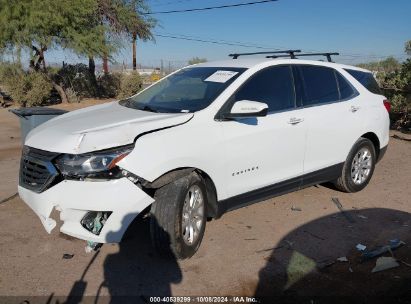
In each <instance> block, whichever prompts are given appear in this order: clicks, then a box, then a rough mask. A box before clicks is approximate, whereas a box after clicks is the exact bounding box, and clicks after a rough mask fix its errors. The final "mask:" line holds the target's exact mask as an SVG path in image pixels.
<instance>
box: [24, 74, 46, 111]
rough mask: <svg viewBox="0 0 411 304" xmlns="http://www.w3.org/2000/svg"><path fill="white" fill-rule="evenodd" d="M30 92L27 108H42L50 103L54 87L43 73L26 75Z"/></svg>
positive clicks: (27, 94)
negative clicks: (41, 106)
mask: <svg viewBox="0 0 411 304" xmlns="http://www.w3.org/2000/svg"><path fill="white" fill-rule="evenodd" d="M26 78H27V80H26V82H27V85H28V90H27V92H26V96H25V101H26V104H25V106H29V107H31V106H40V105H44V104H46V103H48V101H49V99H50V95H51V90H52V89H53V86H52V84H51V82H50V80H49V79H48V78H47V76H46V75H44V74H43V73H38V72H33V73H29V74H27V75H26Z"/></svg>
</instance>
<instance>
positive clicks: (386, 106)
mask: <svg viewBox="0 0 411 304" xmlns="http://www.w3.org/2000/svg"><path fill="white" fill-rule="evenodd" d="M384 107H385V108H386V109H387V111H388V113H389V112H390V111H391V103H390V101H389V100H388V99H385V100H384Z"/></svg>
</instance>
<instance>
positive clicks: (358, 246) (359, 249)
mask: <svg viewBox="0 0 411 304" xmlns="http://www.w3.org/2000/svg"><path fill="white" fill-rule="evenodd" d="M355 248H357V250H358V251H364V250H365V249H367V246H365V245H363V244H357V246H355Z"/></svg>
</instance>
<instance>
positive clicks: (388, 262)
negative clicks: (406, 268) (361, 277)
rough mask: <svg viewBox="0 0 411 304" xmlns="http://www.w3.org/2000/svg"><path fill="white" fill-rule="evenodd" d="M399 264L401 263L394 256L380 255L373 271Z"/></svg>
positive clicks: (394, 266)
mask: <svg viewBox="0 0 411 304" xmlns="http://www.w3.org/2000/svg"><path fill="white" fill-rule="evenodd" d="M399 266H400V264H398V262H397V260H396V259H394V258H393V257H380V258H378V259H377V261H376V263H375V267H374V268H373V269H372V270H371V272H379V271H383V270H387V269H391V268H396V267H399Z"/></svg>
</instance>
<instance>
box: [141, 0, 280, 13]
mask: <svg viewBox="0 0 411 304" xmlns="http://www.w3.org/2000/svg"><path fill="white" fill-rule="evenodd" d="M276 1H278V0H262V1H254V2H246V3H237V4H227V5H220V6H209V7H201V8H191V9H185V10H173V11H159V12H148V13H144V15H154V14H172V13H187V12H197V11H207V10H212V9H220V8H229V7H238V6H247V5H255V4H262V3H268V2H276Z"/></svg>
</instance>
